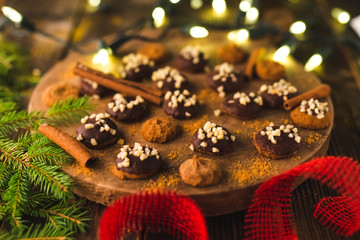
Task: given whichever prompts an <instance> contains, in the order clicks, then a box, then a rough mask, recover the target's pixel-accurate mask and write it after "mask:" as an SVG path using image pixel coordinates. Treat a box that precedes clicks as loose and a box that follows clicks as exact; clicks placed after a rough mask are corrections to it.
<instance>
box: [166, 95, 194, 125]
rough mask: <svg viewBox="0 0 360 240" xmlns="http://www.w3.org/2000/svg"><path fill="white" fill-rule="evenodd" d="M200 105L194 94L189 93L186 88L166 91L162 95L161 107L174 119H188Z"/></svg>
mask: <svg viewBox="0 0 360 240" xmlns="http://www.w3.org/2000/svg"><path fill="white" fill-rule="evenodd" d="M199 108H200V106H199V103H198V101H197V100H196V95H195V94H193V95H191V94H190V92H189V91H188V90H186V89H185V90H184V91H182V92H181V91H180V90H176V91H174V92H170V91H168V92H167V93H166V94H165V96H164V104H163V109H164V111H165V113H166V114H168V115H171V116H173V117H174V118H176V119H189V118H192V117H193V116H195V115H196V113H197V112H198V110H199Z"/></svg>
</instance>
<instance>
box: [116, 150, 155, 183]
mask: <svg viewBox="0 0 360 240" xmlns="http://www.w3.org/2000/svg"><path fill="white" fill-rule="evenodd" d="M160 166H161V157H160V154H159V152H158V151H157V150H156V149H155V148H150V147H147V146H142V145H141V144H140V143H135V145H134V147H133V148H131V147H130V146H129V145H124V146H123V147H122V148H121V149H120V153H119V154H118V155H117V158H116V160H115V167H114V168H113V169H112V170H113V173H114V174H115V175H116V176H117V177H119V178H121V179H142V178H147V177H150V176H151V175H154V174H155V173H156V172H157V171H158V170H159V168H160Z"/></svg>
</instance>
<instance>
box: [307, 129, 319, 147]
mask: <svg viewBox="0 0 360 240" xmlns="http://www.w3.org/2000/svg"><path fill="white" fill-rule="evenodd" d="M322 137H323V136H322V135H321V134H320V133H316V132H312V133H310V135H309V136H308V137H307V138H304V140H303V143H304V145H305V146H307V147H310V146H311V145H312V144H313V143H316V142H317V141H319V139H320V138H322Z"/></svg>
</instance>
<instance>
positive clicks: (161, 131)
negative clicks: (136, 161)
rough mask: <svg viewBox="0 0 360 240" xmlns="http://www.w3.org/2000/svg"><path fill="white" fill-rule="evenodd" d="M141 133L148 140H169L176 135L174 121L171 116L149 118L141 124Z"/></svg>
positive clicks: (157, 141) (160, 141)
mask: <svg viewBox="0 0 360 240" xmlns="http://www.w3.org/2000/svg"><path fill="white" fill-rule="evenodd" d="M141 135H142V136H143V137H144V138H145V140H146V141H149V142H156V143H163V142H167V141H170V140H172V139H174V138H175V136H176V123H175V121H174V120H173V119H172V118H171V117H154V118H150V119H148V120H147V121H145V122H144V123H143V125H142V126H141Z"/></svg>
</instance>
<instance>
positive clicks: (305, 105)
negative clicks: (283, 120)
mask: <svg viewBox="0 0 360 240" xmlns="http://www.w3.org/2000/svg"><path fill="white" fill-rule="evenodd" d="M290 117H291V119H292V120H293V121H294V123H296V124H297V125H298V126H300V127H303V128H307V129H312V130H318V129H324V128H327V127H328V126H329V125H330V124H331V115H330V112H329V107H328V103H327V102H320V101H319V100H317V99H313V98H311V99H310V100H308V101H307V100H303V101H302V102H301V104H300V106H298V107H297V108H295V109H294V110H292V111H291V112H290Z"/></svg>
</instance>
